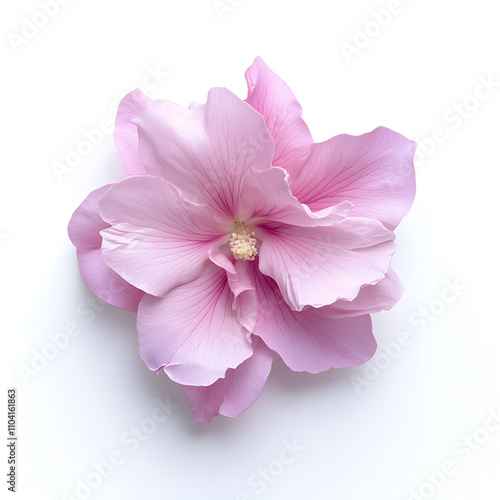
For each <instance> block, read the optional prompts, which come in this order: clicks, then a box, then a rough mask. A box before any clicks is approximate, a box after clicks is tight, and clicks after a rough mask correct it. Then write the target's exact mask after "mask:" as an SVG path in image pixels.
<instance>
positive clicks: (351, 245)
mask: <svg viewBox="0 0 500 500" xmlns="http://www.w3.org/2000/svg"><path fill="white" fill-rule="evenodd" d="M262 230H263V231H265V233H264V235H263V236H262V244H261V246H260V250H259V269H260V270H261V272H262V273H264V274H266V275H267V276H270V277H271V278H273V279H274V280H276V282H277V284H278V286H279V288H280V290H281V293H282V294H283V297H284V298H285V301H286V302H287V303H288V304H289V305H290V306H291V308H292V309H294V310H296V311H300V310H302V309H303V308H304V307H305V306H306V305H311V306H313V307H322V306H325V305H328V304H332V303H333V302H335V301H337V300H339V299H346V300H353V299H354V298H355V297H356V296H357V295H358V293H359V290H360V288H361V287H362V286H363V285H368V284H375V283H377V282H378V281H380V280H381V279H382V278H383V277H384V276H385V274H386V273H387V270H388V268H389V264H390V261H391V257H392V254H393V253H394V251H395V244H394V233H392V232H391V231H389V230H387V229H386V228H385V227H384V226H383V225H382V224H381V223H380V222H378V221H375V220H372V219H364V218H357V217H356V218H350V217H349V218H347V219H345V220H344V221H343V222H341V223H339V224H332V226H330V227H309V228H301V227H295V226H287V225H281V226H275V227H272V226H271V225H269V226H268V229H266V230H264V229H262Z"/></svg>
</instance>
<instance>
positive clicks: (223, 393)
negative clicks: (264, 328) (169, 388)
mask: <svg viewBox="0 0 500 500" xmlns="http://www.w3.org/2000/svg"><path fill="white" fill-rule="evenodd" d="M272 362H273V353H272V351H270V350H269V349H268V348H267V346H266V345H265V344H264V342H263V341H262V340H260V339H259V337H255V336H254V337H253V354H252V356H250V357H249V358H248V359H247V360H245V361H243V363H242V364H241V365H239V366H238V367H237V368H235V369H229V370H228V371H227V372H226V376H225V377H224V378H221V379H219V380H217V382H215V383H214V384H212V385H210V386H208V387H195V386H185V387H184V389H185V390H186V394H187V397H188V399H189V405H190V406H191V413H192V415H193V420H194V421H195V422H199V423H200V424H208V423H209V422H210V421H211V420H212V418H213V417H215V416H217V415H224V416H226V417H237V416H238V415H241V414H242V413H243V412H244V411H245V410H247V409H248V408H249V407H250V406H252V405H253V404H254V403H255V401H256V400H257V398H258V397H259V396H260V394H261V393H262V389H263V388H264V384H265V383H266V380H267V377H268V376H269V372H270V371H271V365H272Z"/></svg>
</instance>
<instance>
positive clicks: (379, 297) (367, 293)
mask: <svg viewBox="0 0 500 500" xmlns="http://www.w3.org/2000/svg"><path fill="white" fill-rule="evenodd" d="M403 292H404V288H403V285H402V284H401V281H400V280H399V278H398V276H397V274H396V273H395V272H394V270H393V269H392V268H389V272H388V273H387V274H386V275H385V276H384V278H382V279H381V280H380V281H379V282H378V283H376V284H375V285H365V286H363V287H361V290H360V291H359V294H358V295H357V297H356V298H355V299H353V300H351V301H347V300H338V301H337V302H334V303H333V304H332V305H331V306H326V307H324V308H322V309H324V310H325V311H328V314H329V315H330V316H334V317H336V318H341V317H348V316H360V315H361V314H373V313H377V312H380V311H382V310H386V311H388V310H389V309H392V307H393V306H394V305H395V304H396V303H397V302H398V301H399V299H400V298H401V297H402V296H403Z"/></svg>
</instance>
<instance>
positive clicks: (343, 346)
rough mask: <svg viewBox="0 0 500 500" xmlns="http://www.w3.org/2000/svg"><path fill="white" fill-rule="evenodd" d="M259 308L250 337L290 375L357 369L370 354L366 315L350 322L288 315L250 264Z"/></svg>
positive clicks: (274, 289)
mask: <svg viewBox="0 0 500 500" xmlns="http://www.w3.org/2000/svg"><path fill="white" fill-rule="evenodd" d="M251 264H252V265H251V266H250V269H251V270H252V272H253V275H254V281H255V284H256V292H251V291H249V292H245V293H248V294H251V293H256V295H257V300H258V307H259V314H258V319H257V323H256V325H255V328H254V332H253V333H254V334H255V335H258V336H259V337H261V338H262V339H263V340H264V342H265V343H266V345H267V346H268V347H269V348H270V349H272V350H273V351H275V352H277V353H278V354H279V355H280V356H281V358H282V359H283V361H284V362H285V363H286V364H287V366H288V367H290V368H291V369H292V370H294V371H307V372H309V373H319V372H322V371H325V370H328V369H330V368H341V367H346V366H359V365H361V364H363V363H365V362H366V361H368V360H369V359H370V358H371V357H372V356H373V354H374V352H375V349H376V342H375V339H374V338H373V334H372V328H371V319H370V316H369V315H368V314H365V315H363V316H356V317H352V318H333V317H329V316H328V315H327V314H326V313H325V312H324V311H321V310H319V309H315V308H312V307H309V308H307V309H304V310H303V311H301V312H298V311H292V309H290V307H289V306H288V305H287V304H286V303H285V301H284V300H283V298H282V296H281V293H280V290H279V289H278V286H277V285H276V283H275V282H274V281H273V280H272V279H271V278H268V277H267V276H264V275H263V274H261V273H259V271H258V269H257V266H256V265H255V264H254V263H251Z"/></svg>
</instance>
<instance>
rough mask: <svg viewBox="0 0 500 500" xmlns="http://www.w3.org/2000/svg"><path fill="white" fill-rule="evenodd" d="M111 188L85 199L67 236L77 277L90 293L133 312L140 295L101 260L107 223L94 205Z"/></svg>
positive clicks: (72, 219)
mask: <svg viewBox="0 0 500 500" xmlns="http://www.w3.org/2000/svg"><path fill="white" fill-rule="evenodd" d="M111 186H112V184H108V185H106V186H103V187H101V188H99V189H96V190H94V191H92V192H91V193H90V194H89V195H88V196H87V198H86V199H85V200H84V201H83V203H82V204H81V205H80V206H79V207H78V208H77V209H76V211H75V213H74V214H73V217H72V218H71V220H70V223H69V226H68V234H69V237H70V239H71V242H72V243H73V245H75V247H76V251H77V257H78V264H79V266H80V274H81V275H82V279H83V281H84V282H85V284H86V285H87V286H88V287H89V289H90V291H91V292H92V293H94V294H95V295H97V296H98V297H99V298H100V299H102V300H104V301H106V302H108V303H109V304H112V305H114V306H117V307H120V308H122V309H125V310H127V311H132V312H137V307H138V306H139V302H140V301H141V299H142V297H144V292H143V291H142V290H139V289H137V288H136V287H134V286H132V285H131V284H130V283H128V282H126V281H125V280H124V279H123V278H122V277H121V276H119V275H118V274H117V273H115V271H113V270H112V269H110V268H109V267H108V266H107V265H106V264H105V263H104V260H103V257H102V252H101V243H102V236H101V235H100V231H101V230H103V229H106V228H107V227H109V224H108V223H106V222H104V221H103V220H102V218H101V216H100V215H99V212H98V210H97V203H98V202H99V200H100V199H101V197H102V196H103V195H104V193H106V191H107V190H108V189H109V188H110V187H111Z"/></svg>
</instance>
